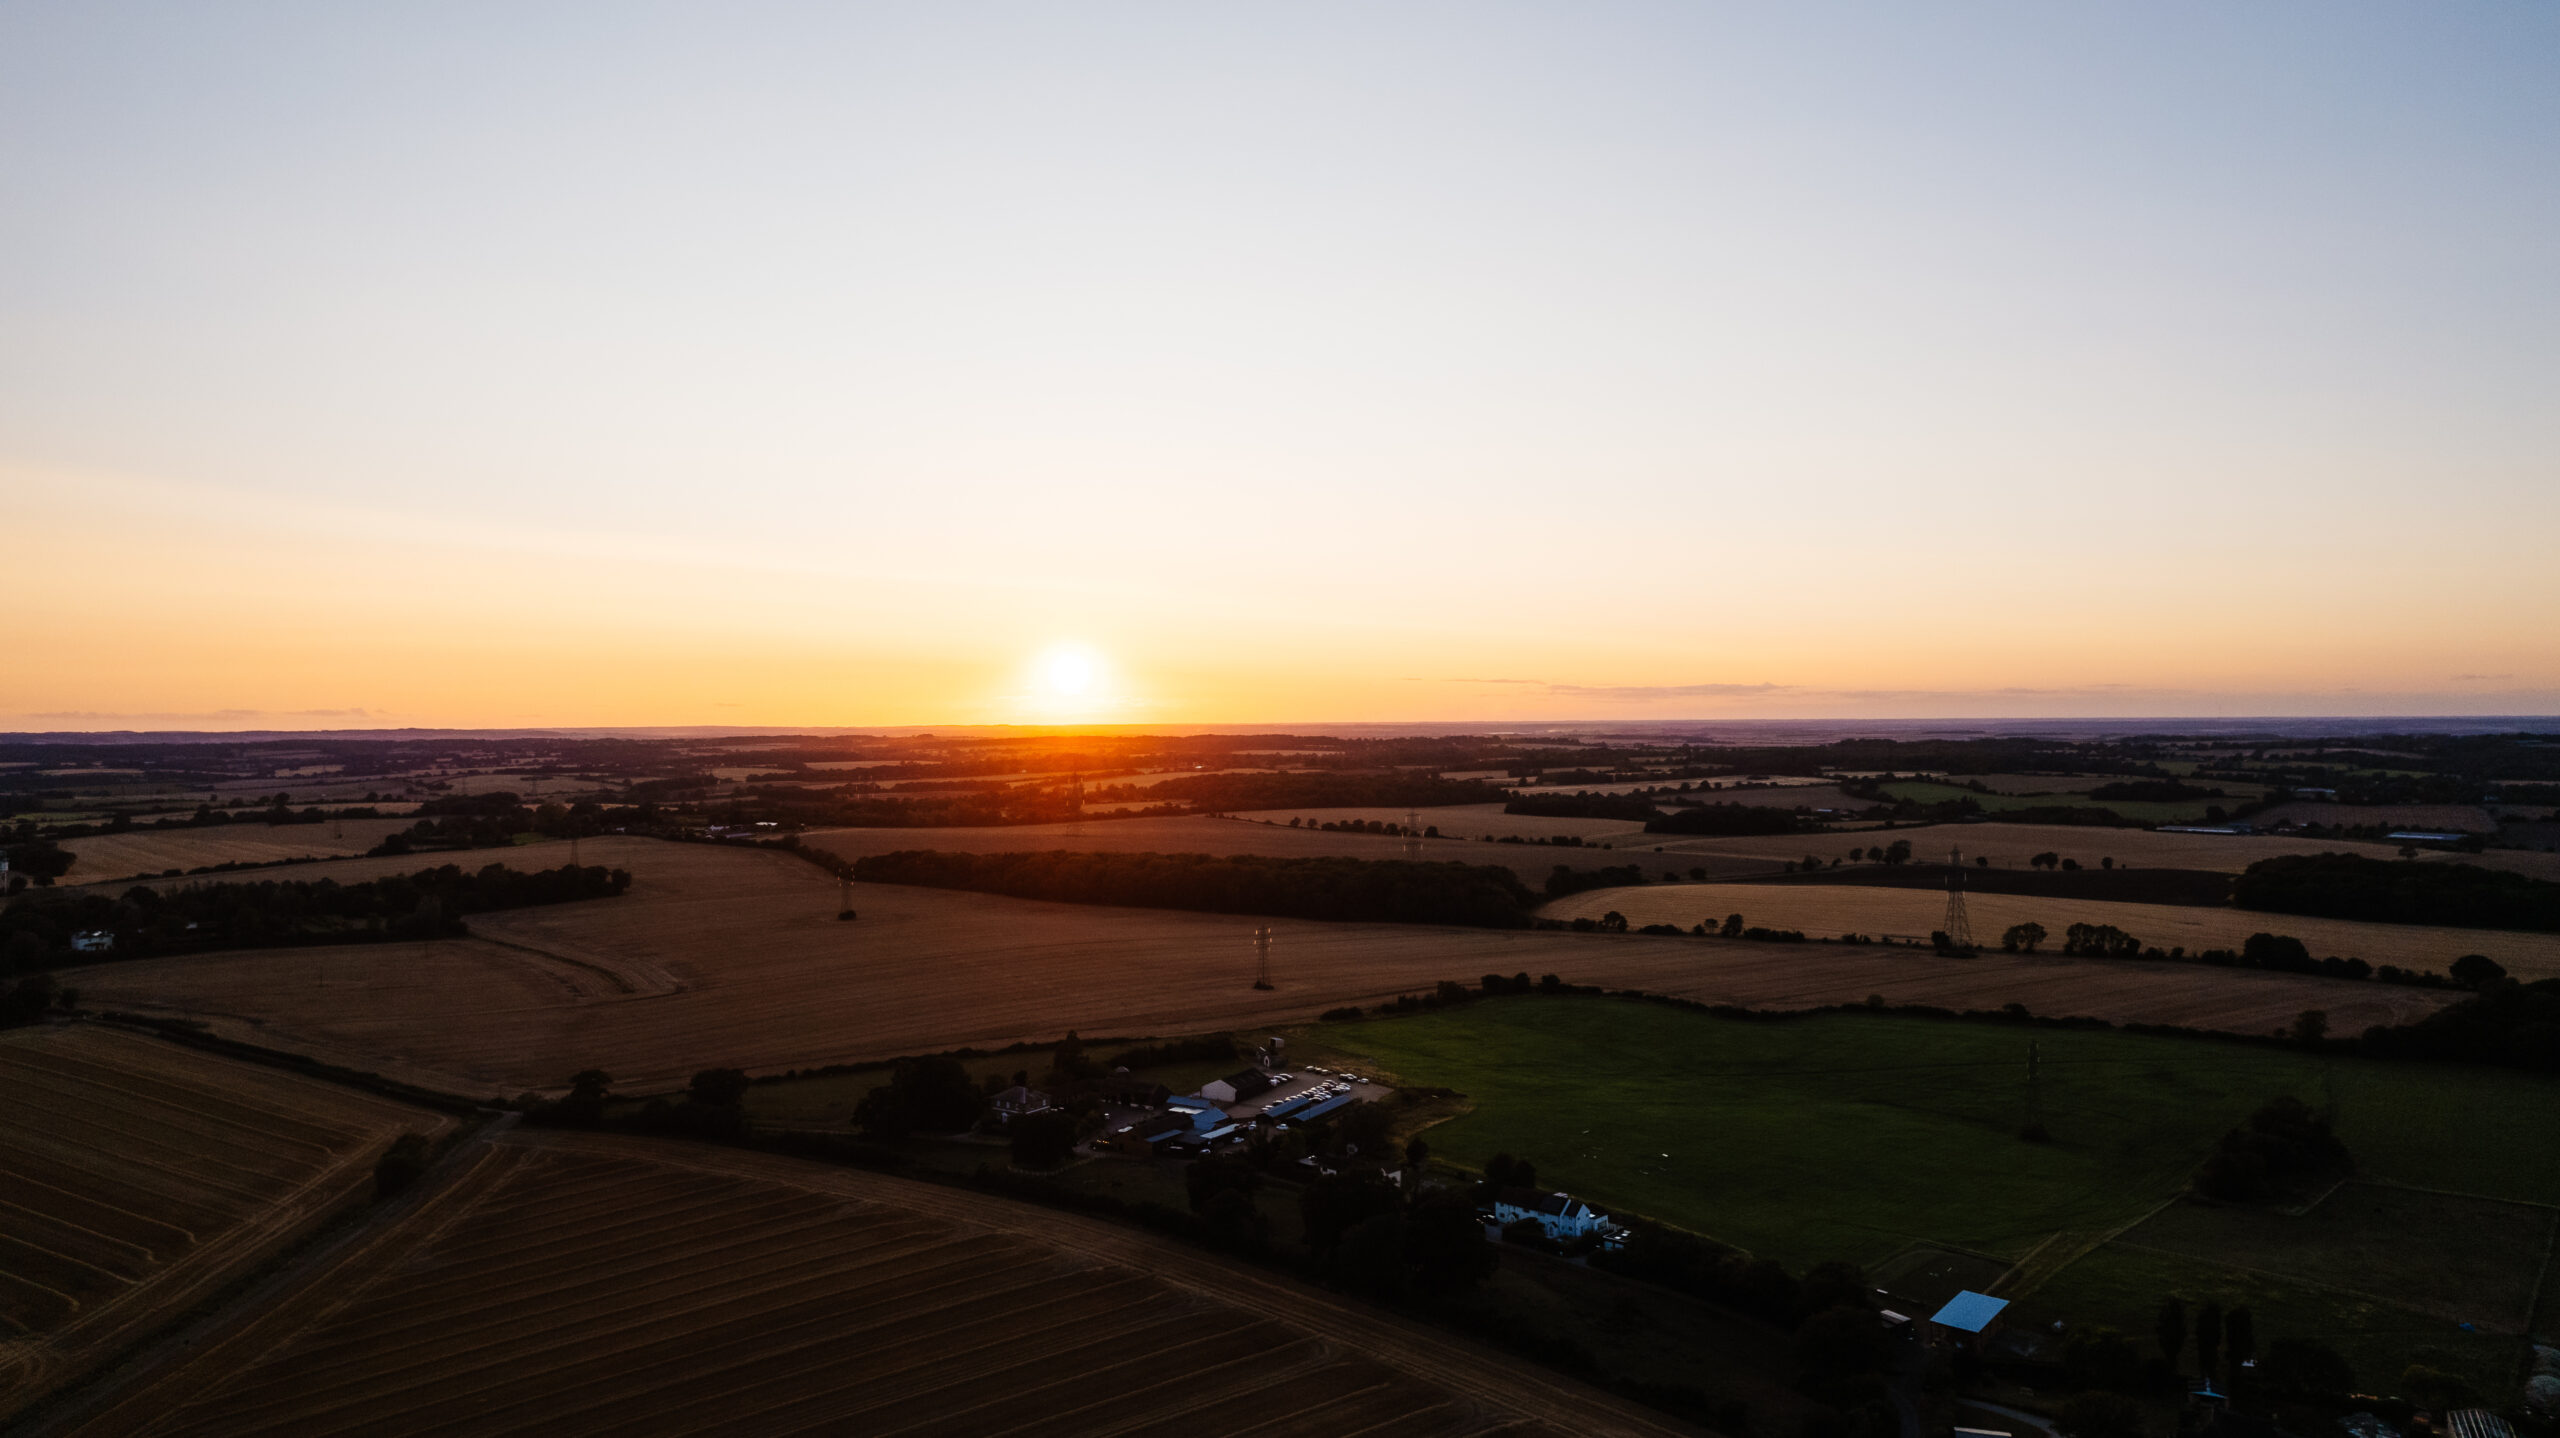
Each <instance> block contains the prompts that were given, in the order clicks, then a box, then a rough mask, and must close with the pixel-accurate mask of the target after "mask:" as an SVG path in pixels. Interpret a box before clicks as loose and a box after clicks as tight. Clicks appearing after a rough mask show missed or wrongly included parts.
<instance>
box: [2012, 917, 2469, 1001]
mask: <svg viewBox="0 0 2560 1438" xmlns="http://www.w3.org/2000/svg"><path fill="white" fill-rule="evenodd" d="M2049 937H2051V935H2050V934H2049V933H2048V931H2047V930H2046V929H2045V926H2044V925H2042V924H2038V923H2033V922H2029V923H2023V924H2012V925H2010V926H2009V927H2008V928H2007V929H2005V930H2003V931H2002V932H2001V935H2000V947H2001V948H2002V949H2003V950H2004V951H2006V952H2009V953H2018V952H2021V951H2023V952H2026V953H2030V954H2031V953H2034V952H2035V951H2036V946H2037V945H2038V944H2041V943H2043V942H2044V941H2045V940H2046V939H2047V938H2049ZM2062 951H2063V952H2064V953H2066V954H2077V955H2080V956H2082V957H2084V958H2096V959H2159V960H2167V961H2171V962H2176V963H2195V964H2211V965H2213V966H2214V967H2216V968H2224V969H2269V970H2273V971H2276V972H2279V973H2288V974H2317V975H2319V976H2321V977H2322V978H2331V979H2378V980H2380V981H2381V982H2383V983H2386V984H2407V985H2411V986H2414V987H2420V988H2441V987H2443V986H2444V985H2445V982H2446V981H2445V979H2444V978H2443V976H2441V975H2438V974H2435V973H2424V972H2419V971H2416V970H2411V969H2403V968H2400V967H2398V966H2396V965H2392V964H2384V965H2383V966H2382V967H2380V968H2378V969H2377V968H2375V967H2374V966H2373V965H2372V964H2369V963H2367V962H2365V961H2364V960H2362V959H2355V958H2339V957H2337V956H2336V955H2331V956H2329V957H2327V958H2320V959H2315V958H2313V957H2312V956H2311V950H2310V947H2309V946H2308V945H2306V944H2304V943H2303V942H2302V940H2300V939H2297V938H2295V937H2293V936H2292V935H2290V934H2269V933H2256V934H2251V935H2250V936H2249V937H2248V938H2247V939H2246V940H2245V941H2243V942H2242V944H2241V946H2240V948H2239V949H2238V950H2237V951H2236V952H2235V951H2233V950H2231V949H2205V950H2202V951H2200V952H2197V953H2193V954H2190V953H2188V952H2187V950H2186V946H2185V945H2183V944H2182V945H2179V946H2178V947H2176V948H2173V949H2170V950H2168V951H2167V952H2165V953H2164V952H2162V951H2161V950H2160V949H2159V948H2157V947H2149V948H2146V947H2144V945H2143V943H2142V941H2141V940H2140V939H2137V938H2135V937H2134V936H2133V935H2131V934H2128V933H2126V932H2125V931H2124V930H2122V929H2119V928H2117V927H2116V926H2115V925H2113V924H2073V925H2071V926H2070V927H2069V928H2067V929H2065V930H2064V931H2063V940H2062ZM2505 976H2506V970H2505V969H2504V968H2503V967H2501V966H2500V965H2499V964H2497V963H2496V962H2494V961H2493V960H2491V959H2489V958H2487V957H2486V956H2484V955H2480V954H2465V955H2464V956H2462V957H2461V958H2459V959H2456V960H2455V961H2454V963H2453V982H2454V983H2457V984H2460V985H2462V986H2463V987H2465V988H2474V989H2476V988H2480V987H2482V986H2483V985H2484V984H2486V983H2488V982H2490V981H2492V980H2495V979H2499V978H2503V977H2505Z"/></svg>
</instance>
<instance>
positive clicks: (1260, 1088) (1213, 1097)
mask: <svg viewBox="0 0 2560 1438" xmlns="http://www.w3.org/2000/svg"><path fill="white" fill-rule="evenodd" d="M1270 1091H1271V1075H1269V1074H1267V1073H1264V1072H1263V1071H1262V1070H1260V1069H1246V1070H1244V1071H1243V1072H1242V1073H1232V1074H1229V1075H1227V1076H1226V1077H1225V1078H1222V1079H1211V1080H1210V1081H1209V1082H1207V1083H1204V1084H1202V1085H1200V1096H1201V1097H1202V1098H1205V1099H1208V1100H1210V1101H1212V1102H1215V1103H1243V1102H1244V1101H1245V1100H1247V1099H1252V1098H1260V1097H1261V1096H1262V1095H1264V1094H1266V1093H1269V1092H1270Z"/></svg>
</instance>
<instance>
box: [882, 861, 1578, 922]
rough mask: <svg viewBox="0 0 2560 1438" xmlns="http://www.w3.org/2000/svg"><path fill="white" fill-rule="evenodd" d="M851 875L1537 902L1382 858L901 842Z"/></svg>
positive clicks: (1357, 903)
mask: <svg viewBox="0 0 2560 1438" xmlns="http://www.w3.org/2000/svg"><path fill="white" fill-rule="evenodd" d="M853 877H855V878H856V879H859V880H862V881H863V882H865V883H873V884H918V885H922V886H925V887H927V888H936V889H969V890H973V891H976V892H979V893H989V894H1009V895H1012V896H1013V897H1015V898H1021V899H1049V900H1053V901H1057V902H1061V903H1071V904H1126V905H1130V906H1133V907H1137V908H1150V909H1195V910H1202V911H1206V912H1209V913H1220V914H1271V915H1277V916H1281V917H1286V918H1300V919H1334V920H1365V921H1371V922H1385V923H1400V924H1464V925H1468V926H1471V927H1476V928H1491V929H1517V928H1523V927H1526V926H1527V924H1528V922H1529V910H1530V909H1531V908H1532V907H1534V906H1535V905H1536V903H1537V902H1538V900H1537V896H1536V895H1534V894H1532V893H1531V892H1530V891H1529V889H1528V888H1527V887H1526V886H1525V885H1523V884H1522V883H1521V882H1520V880H1519V879H1518V878H1517V877H1515V876H1514V875H1513V874H1512V872H1511V871H1510V870H1509V869H1506V868H1503V867H1501V866H1500V865H1496V864H1458V863H1414V862H1409V861H1404V860H1379V859H1344V858H1293V859H1282V858H1262V857H1257V856H1253V855H1241V854H1240V855H1235V856H1231V857H1228V858H1217V857H1214V856H1212V855H1208V854H1152V853H1149V854H1109V853H1083V852H1073V851H1068V850H1063V849H1054V850H1048V851H1045V852H1038V853H1003V854H962V853H954V852H950V851H946V850H939V849H902V850H899V851H897V852H895V853H890V854H874V855H871V856H869V857H867V858H862V859H858V860H856V861H854V865H853Z"/></svg>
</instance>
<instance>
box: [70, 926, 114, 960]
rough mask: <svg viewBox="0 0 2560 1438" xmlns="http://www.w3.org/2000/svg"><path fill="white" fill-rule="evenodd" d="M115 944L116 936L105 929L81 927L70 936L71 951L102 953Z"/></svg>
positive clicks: (76, 952)
mask: <svg viewBox="0 0 2560 1438" xmlns="http://www.w3.org/2000/svg"><path fill="white" fill-rule="evenodd" d="M115 946H116V936H115V935H114V934H112V933H110V932H108V931H107V930H105V929H82V930H81V931H80V932H78V933H76V934H73V935H72V936H71V952H73V953H75V954H103V953H105V952H106V951H107V950H109V949H112V948H114V947H115Z"/></svg>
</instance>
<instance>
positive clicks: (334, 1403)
mask: <svg viewBox="0 0 2560 1438" xmlns="http://www.w3.org/2000/svg"><path fill="white" fill-rule="evenodd" d="M82 1431H83V1432H84V1433H85V1434H90V1435H95V1438H146V1435H174V1434H181V1433H183V1434H190V1435H206V1438H218V1435H225V1434H240V1435H244V1438H245V1435H249V1434H261V1433H274V1432H288V1431H289V1432H293V1433H296V1434H308V1435H314V1438H319V1435H332V1434H356V1433H362V1434H367V1435H410V1434H419V1435H423V1434H429V1433H462V1432H468V1433H471V1434H475V1435H480V1434H487V1435H503V1434H512V1433H522V1434H534V1433H538V1434H541V1435H543V1438H585V1435H596V1438H601V1435H607V1434H612V1435H624V1434H628V1435H639V1438H656V1435H660V1434H669V1435H672V1434H686V1435H696V1434H736V1435H740V1438H749V1435H753V1438H784V1435H791V1434H802V1433H822V1432H823V1433H843V1432H862V1433H868V1434H884V1435H885V1434H909V1435H924V1434H949V1435H952V1438H959V1435H964V1434H965V1435H990V1438H992V1435H998V1434H1032V1433H1038V1434H1060V1435H1080V1434H1093V1435H1102V1434H1113V1435H1155V1434H1162V1435H1167V1438H1170V1435H1174V1434H1183V1433H1217V1434H1247V1433H1251V1434H1260V1435H1268V1438H1298V1435H1305V1438H1319V1435H1321V1438H1335V1435H1347V1434H1361V1433H1370V1434H1378V1435H1387V1434H1398V1435H1401V1434H1416V1435H1448V1438H1462V1435H1475V1434H1491V1433H1496V1432H1500V1433H1507V1434H1514V1435H1519V1438H1543V1435H1548V1434H1556V1435H1561V1434H1565V1433H1576V1434H1592V1435H1603V1436H1604V1438H1606V1435H1648V1438H1660V1435H1671V1434H1679V1433H1687V1432H1692V1431H1694V1430H1691V1429H1688V1428H1685V1427H1682V1426H1680V1425H1677V1424H1674V1423H1671V1422H1669V1421H1668V1420H1664V1419H1661V1418H1658V1417H1656V1416H1654V1415H1652V1414H1649V1413H1646V1412H1644V1411H1643V1410H1641V1409H1637V1408H1635V1407H1633V1406H1632V1405H1628V1404H1625V1403H1623V1402H1620V1401H1619V1400H1616V1399H1614V1398H1611V1397H1609V1396H1608V1395H1605V1394H1602V1393H1599V1392H1597V1391H1595V1390H1592V1389H1589V1388H1586V1387H1583V1386H1581V1385H1578V1384H1574V1383H1572V1382H1570V1381H1569V1380H1565V1379H1562V1378H1556V1377H1550V1376H1548V1375H1546V1374H1545V1373H1543V1372H1541V1371H1539V1370H1537V1369H1535V1368H1532V1367H1529V1366H1527V1365H1524V1364H1521V1363H1519V1362H1517V1361H1516V1360H1512V1359H1509V1358H1507V1357H1505V1356H1502V1355H1499V1354H1496V1353H1492V1352H1489V1351H1486V1350H1482V1349H1479V1348H1477V1347H1475V1346H1474V1345H1472V1344H1468V1343H1465V1342H1463V1341H1461V1340H1457V1339H1454V1338H1450V1337H1444V1336H1442V1335H1440V1334H1437V1333H1434V1332H1431V1331H1428V1330H1425V1329H1421V1328H1418V1327H1415V1326H1412V1325H1409V1324H1405V1323H1402V1322H1400V1321H1398V1320H1395V1319H1393V1318H1390V1317H1388V1316H1386V1315H1383V1314H1381V1313H1379V1312H1377V1311H1376V1310H1373V1309H1370V1308H1367V1307H1366V1306H1364V1305H1359V1304H1354V1303H1347V1302H1343V1301H1340V1300H1337V1299H1335V1298H1333V1297H1331V1296H1330V1295H1327V1294H1325V1293H1323V1292H1321V1291H1318V1290H1315V1289H1312V1288H1309V1287H1306V1286H1305V1285H1302V1284H1299V1283H1296V1282H1293V1281H1290V1280H1288V1279H1285V1278H1282V1277H1279V1276H1276V1275H1271V1274H1265V1273H1262V1272H1260V1271H1258V1270H1253V1269H1249V1268H1243V1267H1239V1266H1234V1265H1230V1264H1227V1263H1224V1262H1221V1261H1219V1260H1216V1259H1214V1258H1211V1257H1209V1256H1208V1255H1205V1254H1201V1253H1198V1252H1195V1251H1192V1250H1189V1249H1186V1248H1183V1247H1181V1246H1179V1245H1176V1244H1172V1243H1170V1242H1167V1241H1165V1240H1161V1239H1155V1238H1150V1237H1148V1236H1147V1235H1145V1234H1142V1233H1138V1232H1134V1231H1132V1230H1128V1229H1124V1228H1117V1227H1113V1226H1110V1225H1107V1224H1102V1223H1097V1222H1095V1221H1092V1220H1089V1219H1083V1218H1078V1217H1075V1216H1072V1215H1067V1214H1060V1213H1056V1212H1052V1211H1049V1210H1045V1209H1040V1208H1035V1207H1031V1206H1028V1205H1023V1204H1017V1203H1012V1202H1008V1201H1006V1200H1002V1199H994V1198H988V1197H984V1196H981V1195H976V1194H970V1193H965V1192H959V1191H955V1190H951V1189H945V1188H939V1187H935V1186H931V1185H926V1184H919V1183H915V1182H912V1181H909V1180H903V1179H894V1178H887V1177H883V1176H879V1175H872V1174H864V1173H858V1172H854V1171H851V1170H845V1169H838V1168H832V1167H826V1166H821V1165H815V1164H808V1163H800V1162H796V1161H793V1160H789V1159H780V1158H773V1157H769V1156H766V1155H760V1154H750V1153H744V1152H738V1151H733V1150H723V1149H713V1148H705V1147H698V1146H692V1145H683V1144H673V1143H653V1142H650V1141H646V1140H634V1139H622V1138H610V1137H603V1136H598V1135H588V1134H556V1133H554V1134H539V1133H528V1132H526V1131H523V1130H518V1131H516V1132H515V1133H512V1134H509V1135H507V1136H506V1137H505V1138H504V1139H503V1140H501V1141H500V1142H498V1143H496V1144H493V1145H490V1146H489V1147H488V1149H487V1151H486V1156H485V1158H483V1160H482V1161H481V1162H480V1163H479V1164H478V1165H477V1166H476V1167H475V1168H473V1169H472V1170H471V1171H470V1172H469V1173H468V1174H467V1175H465V1176H464V1177H462V1178H461V1179H459V1180H457V1181H456V1182H454V1183H453V1184H451V1185H450V1186H448V1187H447V1188H446V1189H444V1190H443V1191H441V1192H439V1193H438V1194H437V1195H436V1196H435V1198H434V1199H433V1200H432V1201H431V1202H430V1203H429V1204H428V1205H427V1206H426V1207H425V1208H424V1209H422V1210H421V1211H419V1212H418V1213H415V1214H413V1215H411V1216H410V1217H409V1219H408V1220H407V1221H406V1222H404V1223H403V1224H401V1225H400V1227H399V1230H398V1231H397V1232H396V1233H394V1234H391V1235H387V1236H386V1237H385V1238H384V1239H383V1240H382V1241H379V1242H376V1243H371V1244H367V1245H364V1246H362V1247H360V1248H358V1249H355V1250H354V1251H351V1252H350V1253H349V1254H347V1255H346V1257H345V1258H344V1259H343V1261H341V1262H340V1263H338V1264H337V1265H336V1267H335V1268H334V1269H333V1270H331V1271H329V1272H327V1273H324V1274H321V1275H319V1276H317V1277H316V1278H315V1280H314V1281H313V1282H311V1283H310V1284H309V1285H307V1286H306V1287H304V1288H302V1289H301V1290H299V1291H297V1292H295V1293H293V1294H290V1295H288V1296H286V1297H285V1298H284V1299H283V1300H282V1301H281V1302H280V1303H278V1304H277V1305H276V1306H275V1307H274V1308H273V1309H272V1310H270V1311H269V1312H268V1313H267V1314H265V1315H264V1316H263V1317H262V1318H260V1319H259V1320H258V1321H256V1322H255V1323H253V1324H251V1325H249V1326H247V1327H246V1328H244V1329H241V1330H238V1331H235V1332H234V1333H232V1334H230V1335H229V1336H228V1337H227V1338H226V1339H225V1340H224V1341H223V1342H221V1343H219V1344H218V1345H215V1346H212V1347H210V1348H208V1349H207V1350H206V1351H204V1352H202V1353H199V1354H197V1355H196V1356H195V1357H194V1358H193V1359H192V1360H191V1361H190V1362H188V1363H186V1364H184V1365H181V1366H178V1367H174V1368H172V1369H170V1370H168V1371H167V1372H164V1373H162V1374H161V1375H159V1377H158V1378H157V1380H156V1381H154V1382H152V1383H150V1384H148V1385H147V1386H144V1387H141V1388H139V1389H138V1390H136V1391H133V1392H130V1393H127V1394H124V1395H121V1396H120V1397H119V1399H118V1400H117V1401H116V1402H115V1403H114V1404H113V1406H111V1407H109V1408H108V1409H107V1410H106V1411H104V1412H103V1413H102V1414H101V1415H100V1416H99V1417H97V1418H96V1419H94V1420H93V1421H91V1422H90V1423H89V1424H88V1425H87V1426H86V1427H84V1428H83V1430H82Z"/></svg>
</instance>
